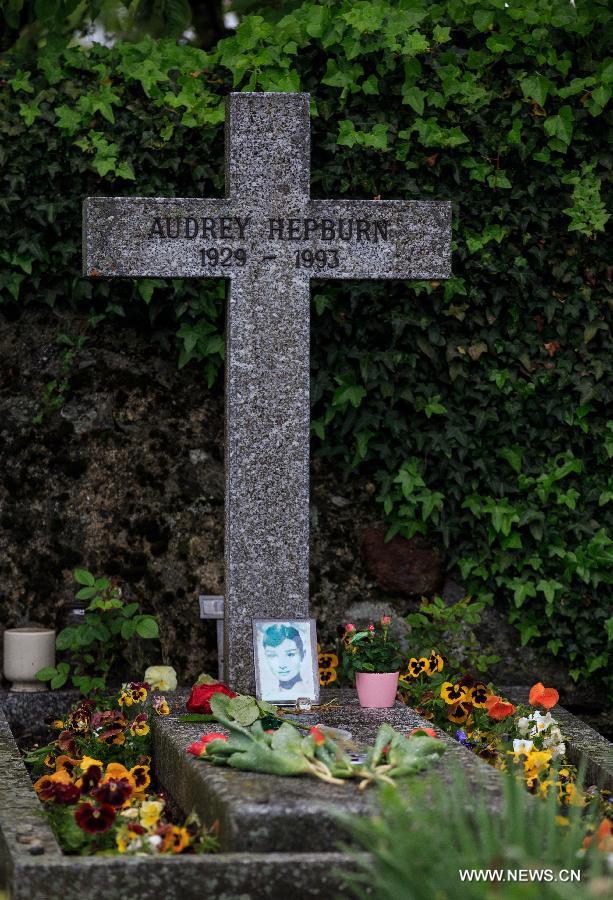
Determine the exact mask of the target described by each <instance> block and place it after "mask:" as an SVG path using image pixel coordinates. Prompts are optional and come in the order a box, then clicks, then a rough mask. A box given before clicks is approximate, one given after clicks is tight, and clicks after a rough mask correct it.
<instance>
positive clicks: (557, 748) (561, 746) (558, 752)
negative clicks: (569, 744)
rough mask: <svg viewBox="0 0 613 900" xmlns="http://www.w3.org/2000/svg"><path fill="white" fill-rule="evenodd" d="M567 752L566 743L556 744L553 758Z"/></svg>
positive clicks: (552, 754) (552, 753)
mask: <svg viewBox="0 0 613 900" xmlns="http://www.w3.org/2000/svg"><path fill="white" fill-rule="evenodd" d="M565 753H566V744H564V743H562V744H556V746H555V747H554V748H553V749H552V751H551V758H552V759H558V758H559V757H560V756H564V754H565Z"/></svg>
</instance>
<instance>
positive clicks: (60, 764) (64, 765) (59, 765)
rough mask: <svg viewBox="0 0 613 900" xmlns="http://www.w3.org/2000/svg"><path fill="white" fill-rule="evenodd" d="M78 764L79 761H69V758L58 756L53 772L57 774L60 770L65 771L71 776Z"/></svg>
mask: <svg viewBox="0 0 613 900" xmlns="http://www.w3.org/2000/svg"><path fill="white" fill-rule="evenodd" d="M80 762H81V760H80V759H71V758H70V756H58V757H57V759H56V760H55V771H56V772H59V771H60V770H61V769H65V770H66V771H67V772H68V774H69V775H70V776H72V775H74V770H75V769H76V767H77V766H78V765H79V764H80Z"/></svg>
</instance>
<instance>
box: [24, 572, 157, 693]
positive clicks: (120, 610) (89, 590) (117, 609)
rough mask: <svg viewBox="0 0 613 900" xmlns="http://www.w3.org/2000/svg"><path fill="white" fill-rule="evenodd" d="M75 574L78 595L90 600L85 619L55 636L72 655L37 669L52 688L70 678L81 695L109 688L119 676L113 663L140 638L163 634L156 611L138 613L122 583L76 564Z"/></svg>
mask: <svg viewBox="0 0 613 900" xmlns="http://www.w3.org/2000/svg"><path fill="white" fill-rule="evenodd" d="M74 579H75V581H76V582H77V584H80V585H82V587H81V588H80V589H79V590H78V591H77V593H76V595H75V596H76V599H77V600H88V601H89V604H88V605H87V607H86V609H85V611H84V616H83V623H82V624H79V625H69V626H68V627H66V628H63V629H62V631H60V633H59V634H58V635H57V638H56V648H57V649H58V650H60V651H62V652H63V654H64V655H66V656H67V657H68V660H62V661H61V662H59V663H57V665H56V666H47V667H45V668H43V669H40V671H39V672H37V673H36V677H37V678H38V680H39V681H48V682H49V686H50V687H51V688H52V689H54V690H55V689H58V688H61V687H63V686H64V685H65V684H66V682H67V681H68V679H69V678H70V680H71V683H72V685H73V686H74V687H76V688H78V689H79V690H80V691H81V693H82V694H91V693H97V692H98V693H99V692H102V691H105V690H106V688H107V686H108V684H109V679H112V678H113V677H115V678H116V672H115V671H114V666H115V664H116V662H117V660H118V659H119V658H120V657H121V656H122V655H124V654H125V653H126V652H127V651H128V648H129V647H130V646H131V645H132V643H133V641H134V640H136V639H139V638H140V639H143V640H152V639H154V638H157V637H159V627H158V623H157V620H156V618H155V616H152V615H146V614H143V613H139V611H138V610H139V604H138V603H137V602H132V603H125V602H124V600H123V598H122V594H121V588H119V587H117V586H116V585H113V584H112V583H111V582H110V581H109V579H108V578H96V577H95V576H94V575H92V573H91V572H88V571H87V570H86V569H75V571H74Z"/></svg>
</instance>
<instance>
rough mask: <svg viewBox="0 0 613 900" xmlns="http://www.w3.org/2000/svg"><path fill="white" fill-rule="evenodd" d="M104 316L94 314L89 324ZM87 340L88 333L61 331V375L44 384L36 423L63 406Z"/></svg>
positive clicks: (40, 422)
mask: <svg viewBox="0 0 613 900" xmlns="http://www.w3.org/2000/svg"><path fill="white" fill-rule="evenodd" d="M102 318H104V316H92V317H91V318H90V322H89V323H88V324H91V325H93V324H97V323H98V322H99V321H100V319H102ZM87 340H88V336H87V335H86V334H76V335H72V334H67V333H65V332H61V333H60V334H59V335H58V337H57V343H58V344H60V345H61V346H63V347H64V348H65V349H64V351H63V352H62V355H61V358H60V377H59V378H53V379H52V380H51V381H48V382H47V383H46V384H45V385H44V386H43V392H42V397H41V406H40V409H39V411H38V413H37V414H36V415H35V416H34V418H33V420H32V421H33V422H34V424H35V425H42V424H43V422H44V421H45V419H46V418H47V417H48V416H50V415H51V414H52V413H54V412H57V411H58V410H61V409H62V408H63V406H64V404H65V403H66V398H67V395H68V391H69V389H70V374H71V372H72V369H73V367H74V364H75V361H76V359H77V357H78V354H79V353H80V352H81V350H82V349H83V347H84V346H85V344H86V343H87Z"/></svg>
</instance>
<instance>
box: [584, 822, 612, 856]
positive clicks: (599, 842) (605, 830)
mask: <svg viewBox="0 0 613 900" xmlns="http://www.w3.org/2000/svg"><path fill="white" fill-rule="evenodd" d="M594 838H596V847H597V848H598V850H603V851H604V852H606V853H613V825H611V820H610V819H603V820H602V822H601V823H600V825H599V826H598V831H597V832H596V834H591V835H589V836H588V837H586V838H585V839H584V841H583V847H584V849H585V850H587V848H588V847H589V846H590V844H591V843H592V841H593V840H594Z"/></svg>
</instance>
